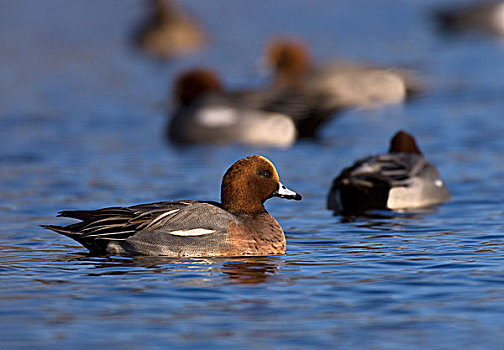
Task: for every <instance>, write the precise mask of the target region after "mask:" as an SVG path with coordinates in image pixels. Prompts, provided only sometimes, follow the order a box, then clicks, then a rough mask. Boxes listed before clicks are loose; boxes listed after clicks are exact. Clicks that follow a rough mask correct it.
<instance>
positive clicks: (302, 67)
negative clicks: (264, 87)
mask: <svg viewBox="0 0 504 350" xmlns="http://www.w3.org/2000/svg"><path fill="white" fill-rule="evenodd" d="M265 58H266V62H267V64H268V66H269V67H270V68H271V70H272V71H273V84H274V86H275V87H277V88H278V87H282V88H294V89H301V90H304V91H307V90H308V91H312V93H317V94H323V95H324V96H325V100H324V101H325V103H326V104H327V105H328V106H333V107H334V106H337V107H338V108H340V109H341V108H349V107H362V108H373V107H379V106H383V105H389V104H398V103H402V102H404V101H405V100H406V98H407V97H409V96H411V95H412V94H414V93H417V92H419V90H420V86H419V84H418V81H417V79H416V78H415V77H414V76H413V74H412V73H411V72H409V71H406V70H402V69H380V68H373V67H367V66H362V65H358V64H355V63H345V62H336V63H332V64H327V65H322V66H314V65H313V64H312V59H311V57H310V53H309V50H308V48H307V46H306V45H305V44H304V43H303V42H301V41H299V40H297V39H292V38H277V39H274V40H272V41H271V42H270V43H269V44H268V45H267V47H266V52H265Z"/></svg>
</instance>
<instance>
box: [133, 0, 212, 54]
mask: <svg viewBox="0 0 504 350" xmlns="http://www.w3.org/2000/svg"><path fill="white" fill-rule="evenodd" d="M149 5H150V11H151V13H150V15H149V17H148V18H146V20H145V21H144V23H142V24H141V25H140V26H139V29H138V31H137V33H136V34H135V42H136V44H137V45H138V46H139V47H140V48H141V49H142V50H145V51H146V52H148V53H149V54H151V55H152V56H155V57H158V58H173V57H177V56H181V55H186V54H188V53H191V52H194V51H196V50H198V49H200V48H201V47H202V46H203V44H204V43H205V41H206V35H205V33H204V32H203V30H202V29H201V28H200V27H199V26H198V24H196V23H195V22H194V21H193V20H192V19H191V18H189V17H188V16H187V15H185V14H184V13H183V12H182V11H181V10H180V9H179V8H178V7H177V6H176V5H175V4H174V3H173V2H171V1H169V0H150V1H149Z"/></svg>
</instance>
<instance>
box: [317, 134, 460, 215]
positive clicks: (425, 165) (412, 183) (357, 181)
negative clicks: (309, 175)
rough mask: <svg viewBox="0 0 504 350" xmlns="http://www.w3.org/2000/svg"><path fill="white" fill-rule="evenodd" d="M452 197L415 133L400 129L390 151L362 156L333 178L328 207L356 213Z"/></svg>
mask: <svg viewBox="0 0 504 350" xmlns="http://www.w3.org/2000/svg"><path fill="white" fill-rule="evenodd" d="M450 198H451V195H450V193H449V191H448V189H447V188H446V185H445V183H444V182H443V180H441V177H440V176H439V173H438V171H437V169H436V167H435V166H434V165H432V164H431V163H429V162H428V161H427V160H426V159H425V158H424V157H423V156H422V153H421V152H420V150H419V149H418V147H417V145H416V142H415V139H414V138H413V136H411V135H410V134H408V133H406V132H404V131H399V132H397V133H396V134H395V135H394V137H393V138H392V140H391V142H390V149H389V153H387V154H379V155H374V156H370V157H366V158H363V159H360V160H358V161H357V162H355V163H354V164H353V165H352V166H351V167H348V168H345V169H343V171H342V172H341V173H340V175H339V176H338V177H337V178H336V179H334V181H333V184H332V187H331V190H330V191H329V195H328V198H327V207H328V209H332V210H334V211H335V212H338V213H349V214H352V213H363V212H366V211H367V210H372V209H391V210H406V209H414V208H422V207H428V206H432V205H436V204H441V203H443V202H445V201H448V200H450Z"/></svg>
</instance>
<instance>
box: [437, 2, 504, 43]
mask: <svg viewBox="0 0 504 350" xmlns="http://www.w3.org/2000/svg"><path fill="white" fill-rule="evenodd" d="M434 16H435V19H436V20H437V21H438V23H439V24H440V26H441V27H442V28H443V29H447V30H450V31H477V32H481V33H489V34H494V35H504V1H502V0H499V1H484V2H473V3H471V4H467V5H465V6H461V7H446V8H443V9H440V10H437V11H435V12H434Z"/></svg>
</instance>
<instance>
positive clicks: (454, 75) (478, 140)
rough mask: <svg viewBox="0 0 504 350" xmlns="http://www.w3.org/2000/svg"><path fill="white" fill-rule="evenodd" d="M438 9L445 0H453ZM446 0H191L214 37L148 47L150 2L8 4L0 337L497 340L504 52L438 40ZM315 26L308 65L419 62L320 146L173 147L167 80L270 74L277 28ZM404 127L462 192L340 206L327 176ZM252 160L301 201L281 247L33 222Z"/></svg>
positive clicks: (374, 345) (1, 81) (150, 194)
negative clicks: (194, 43) (144, 24)
mask: <svg viewBox="0 0 504 350" xmlns="http://www.w3.org/2000/svg"><path fill="white" fill-rule="evenodd" d="M442 3H445V4H447V3H455V1H446V2H442ZM439 4H441V2H439V1H434V0H429V1H423V0H422V1H420V0H418V1H409V2H398V1H392V0H381V1H380V2H379V5H378V2H376V1H371V0H365V1H359V2H355V1H350V0H342V1H337V2H334V1H310V2H308V1H307V2H291V1H275V2H271V1H262V0H261V1H257V0H254V1H233V0H226V1H220V2H218V6H219V8H218V9H216V8H215V6H217V5H216V3H215V2H214V1H207V0H205V1H192V0H191V1H185V2H184V6H185V7H186V8H187V9H188V10H189V11H190V12H191V14H193V15H194V16H195V17H197V18H198V19H199V20H200V21H201V22H202V25H204V26H205V28H207V30H208V32H209V36H210V37H211V42H210V43H209V45H208V46H207V47H206V48H205V49H204V50H202V51H201V52H199V53H197V54H195V55H192V56H188V57H186V58H184V59H180V60H174V61H171V62H160V61H156V60H153V59H150V58H148V57H145V56H144V55H142V54H141V53H139V52H137V51H135V50H134V48H133V47H132V46H131V45H130V41H129V36H130V34H131V31H132V30H133V28H134V26H135V24H136V23H137V21H138V18H139V17H141V14H142V13H143V11H142V10H143V3H142V2H140V1H124V0H121V1H119V0H115V1H107V2H102V1H86V2H81V1H63V0H49V1H44V2H39V1H35V0H32V1H29V0H15V1H14V0H6V1H3V2H1V3H0V43H1V47H2V50H1V52H0V90H1V92H2V93H1V94H0V138H1V140H2V141H3V142H2V147H1V149H0V169H1V171H0V220H1V222H2V226H1V228H0V251H1V254H0V279H1V285H2V288H1V289H0V325H1V329H2V331H1V332H0V347H1V348H2V349H33V348H36V349H68V348H72V349H89V348H106V347H107V348H114V349H168V348H170V349H177V348H193V349H194V348H208V349H221V348H247V349H250V348H263V349H273V348H274V349H304V348H308V347H311V348H339V349H502V346H503V345H504V336H503V334H504V318H503V317H502V315H503V314H504V293H503V291H504V288H503V283H504V269H503V261H504V253H503V243H504V234H503V226H504V218H503V203H504V191H503V190H502V189H503V185H504V161H503V154H504V138H503V137H502V135H504V122H503V120H502V118H503V111H504V99H503V98H502V96H504V46H503V41H500V40H498V39H496V38H488V37H481V36H477V35H462V36H455V37H453V36H447V35H442V34H441V33H439V32H438V31H437V30H436V28H435V27H434V26H433V24H432V23H431V22H430V20H429V17H428V12H429V9H431V8H432V7H435V6H437V5H439ZM278 33H284V34H291V35H297V36H300V37H302V38H304V39H305V40H309V41H310V43H311V45H312V46H313V51H314V56H315V58H316V59H317V60H319V61H324V60H328V59H329V58H346V59H355V60H359V61H362V62H376V63H378V64H383V65H402V66H406V67H409V68H412V69H415V70H417V71H418V72H419V73H420V74H421V76H422V77H423V78H424V80H425V83H426V86H428V91H427V92H426V93H425V94H424V95H423V96H421V97H420V98H419V99H417V100H415V101H412V102H411V103H408V104H406V105H404V106H398V107H390V108H385V109H381V110H374V111H349V112H347V113H344V114H342V115H341V117H340V118H338V119H336V120H334V122H332V123H331V124H330V125H328V126H327V128H326V129H325V130H324V131H323V133H322V138H321V140H320V141H319V142H300V143H298V144H296V145H295V146H293V147H292V148H290V149H284V150H283V149H280V150H278V149H276V150H275V149H258V148H245V147H191V148H188V149H179V148H174V147H172V146H170V145H168V144H167V143H166V142H165V141H164V139H163V133H164V127H165V124H166V108H167V102H166V101H167V98H168V97H169V94H170V89H169V86H170V84H171V82H172V81H173V79H174V77H175V74H176V73H177V72H179V71H180V70H181V69H183V68H188V67H192V66H194V65H208V66H211V67H214V68H215V69H217V70H219V71H220V72H221V74H222V75H223V78H224V80H225V81H226V83H227V84H228V85H230V86H233V87H240V86H250V85H260V84H262V83H265V81H266V76H265V75H264V71H263V69H262V68H261V64H260V60H259V56H260V53H261V50H262V47H263V45H264V43H265V42H266V40H267V39H268V38H269V37H270V36H271V35H273V34H278ZM398 129H405V130H408V131H410V132H412V133H413V134H415V136H416V137H417V139H418V142H419V145H420V148H421V149H422V151H423V152H424V154H426V155H427V157H428V158H429V159H430V160H431V161H432V162H433V163H435V164H436V165H437V166H438V168H439V170H440V172H441V174H442V176H443V178H444V179H445V181H446V182H447V184H448V186H449V188H450V190H451V192H452V194H453V200H452V201H451V202H449V203H446V204H444V205H442V206H440V207H439V208H433V209H431V210H426V211H421V212H416V213H407V214H406V213H405V214H397V215H391V213H387V212H384V213H378V214H379V215H376V216H373V217H358V218H342V217H340V216H333V215H332V213H331V212H329V211H327V210H325V197H326V194H327V191H328V190H329V188H330V184H331V181H332V179H333V177H334V176H336V175H337V173H338V172H339V171H340V170H341V169H342V168H343V167H345V166H347V165H349V164H351V163H352V162H353V161H354V160H355V159H357V158H359V157H362V156H364V155H368V154H372V153H376V152H380V151H385V150H386V149H387V147H388V139H389V138H390V136H391V135H392V134H393V133H394V132H395V131H396V130H398ZM256 153H259V154H263V155H265V156H267V157H268V158H270V159H271V160H272V161H273V162H274V163H275V164H276V166H277V169H278V170H279V173H280V176H281V178H282V182H283V183H285V184H286V185H287V186H288V187H289V188H292V189H294V190H296V191H298V192H300V193H302V194H303V196H304V199H303V201H301V202H291V201H282V200H279V199H272V200H270V201H268V203H267V208H268V210H269V211H270V213H271V214H272V215H273V216H275V217H276V218H277V219H278V220H279V222H280V224H281V225H282V227H283V228H284V230H285V232H286V235H287V242H288V249H287V254H286V255H285V256H278V257H262V258H229V259H200V258H198V259H179V260H174V259H166V258H122V257H110V258H103V257H94V256H90V255H88V254H87V252H86V250H85V249H83V248H82V247H81V246H80V245H78V244H77V243H75V242H73V241H72V240H70V239H68V238H66V237H63V236H60V235H57V234H55V233H53V232H50V231H47V230H44V229H42V228H40V227H38V225H39V224H49V223H64V222H69V221H65V220H63V219H58V218H55V214H56V213H57V211H58V210H63V209H67V210H69V209H90V208H100V207H104V206H110V205H117V204H121V205H132V204H137V203H142V202H149V201H159V200H170V199H201V200H216V199H218V197H219V188H220V180H221V177H222V174H223V173H224V172H225V170H226V169H227V168H228V167H229V165H231V164H232V163H233V162H234V161H236V160H237V159H240V158H242V157H244V156H246V155H249V154H256Z"/></svg>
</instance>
